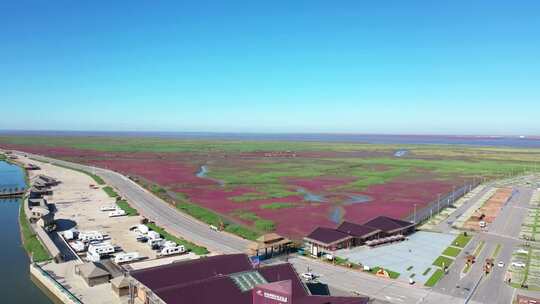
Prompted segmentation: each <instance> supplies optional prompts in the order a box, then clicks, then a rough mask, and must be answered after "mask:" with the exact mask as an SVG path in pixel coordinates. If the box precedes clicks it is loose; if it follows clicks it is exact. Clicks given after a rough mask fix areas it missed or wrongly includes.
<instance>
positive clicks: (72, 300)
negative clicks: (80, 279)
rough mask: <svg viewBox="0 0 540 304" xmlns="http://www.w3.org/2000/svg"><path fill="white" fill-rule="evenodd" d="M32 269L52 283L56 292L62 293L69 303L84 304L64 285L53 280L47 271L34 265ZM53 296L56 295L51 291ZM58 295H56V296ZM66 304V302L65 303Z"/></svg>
mask: <svg viewBox="0 0 540 304" xmlns="http://www.w3.org/2000/svg"><path fill="white" fill-rule="evenodd" d="M30 267H34V269H36V270H37V271H38V272H39V274H40V275H41V276H42V278H44V279H46V280H48V281H49V282H50V283H52V284H53V286H54V287H55V288H56V291H57V292H59V293H60V295H62V296H64V297H65V298H66V299H67V300H68V301H69V302H68V303H73V304H83V302H82V301H81V300H79V298H78V297H77V296H76V295H74V294H73V293H72V292H71V291H69V290H68V289H67V288H66V287H64V285H62V284H61V283H60V282H58V281H57V280H56V279H55V278H53V277H52V276H51V275H50V274H49V273H48V272H47V271H45V270H44V269H43V268H42V267H41V266H40V265H39V264H37V263H33V264H31V265H30ZM51 292H52V293H53V294H55V292H54V290H51ZM55 295H56V294H55ZM63 302H64V301H63Z"/></svg>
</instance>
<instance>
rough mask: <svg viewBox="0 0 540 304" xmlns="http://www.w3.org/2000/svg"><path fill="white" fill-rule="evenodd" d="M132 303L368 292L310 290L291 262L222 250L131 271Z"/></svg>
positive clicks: (339, 303)
mask: <svg viewBox="0 0 540 304" xmlns="http://www.w3.org/2000/svg"><path fill="white" fill-rule="evenodd" d="M129 286H130V288H129V290H130V295H129V303H130V304H136V303H142V304H194V303H197V304H221V303H223V304H228V303H231V304H323V303H324V304H366V303H368V298H361V297H332V296H314V295H311V294H310V293H309V291H308V289H307V288H306V287H305V286H304V284H303V282H302V281H301V280H300V278H299V277H298V274H297V273H296V271H295V270H294V268H293V267H292V266H291V265H290V264H278V265H272V266H264V267H260V268H254V267H253V266H252V265H251V263H250V262H249V259H248V257H247V256H246V255H243V254H235V255H220V256H213V257H207V258H201V259H198V260H191V261H186V262H180V263H174V264H170V265H165V266H158V267H154V268H148V269H143V270H137V271H133V272H131V273H130V276H129Z"/></svg>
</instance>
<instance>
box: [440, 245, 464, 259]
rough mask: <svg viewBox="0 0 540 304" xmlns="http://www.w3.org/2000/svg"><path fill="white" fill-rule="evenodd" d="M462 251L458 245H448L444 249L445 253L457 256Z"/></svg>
mask: <svg viewBox="0 0 540 304" xmlns="http://www.w3.org/2000/svg"><path fill="white" fill-rule="evenodd" d="M460 252H461V249H459V248H456V247H451V246H450V247H448V248H446V249H445V250H444V251H443V253H442V254H443V255H446V256H450V257H454V258H455V257H457V256H458V254H459V253H460Z"/></svg>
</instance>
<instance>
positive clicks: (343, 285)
mask: <svg viewBox="0 0 540 304" xmlns="http://www.w3.org/2000/svg"><path fill="white" fill-rule="evenodd" d="M288 262H289V263H291V264H292V265H293V266H294V267H295V269H296V271H297V272H298V273H303V272H306V271H307V269H308V267H309V270H310V271H312V272H313V273H315V274H317V275H320V277H319V278H318V280H319V281H320V282H322V283H324V284H328V285H329V286H330V287H331V288H335V289H339V290H343V291H348V292H349V293H350V294H353V292H355V293H358V294H361V295H365V296H368V297H370V298H372V299H376V300H380V301H384V302H390V303H398V304H399V303H401V304H418V303H434V304H447V303H448V304H451V303H452V304H453V303H459V302H456V300H457V299H456V298H454V297H453V296H449V295H445V294H442V293H439V292H436V291H433V290H432V289H430V288H424V287H420V286H411V285H409V284H407V283H403V282H401V281H397V280H389V279H382V278H378V277H376V276H374V275H371V274H366V273H362V272H359V271H351V270H349V269H345V268H342V267H336V266H333V265H331V264H327V263H324V262H321V261H318V260H312V259H309V258H305V257H292V258H289V259H288ZM471 303H476V302H471Z"/></svg>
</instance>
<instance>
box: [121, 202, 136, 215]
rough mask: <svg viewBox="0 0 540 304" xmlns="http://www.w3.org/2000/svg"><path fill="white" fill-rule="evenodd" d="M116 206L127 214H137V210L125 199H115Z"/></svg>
mask: <svg viewBox="0 0 540 304" xmlns="http://www.w3.org/2000/svg"><path fill="white" fill-rule="evenodd" d="M116 206H118V207H119V208H120V209H122V210H124V211H125V212H126V214H127V215H128V216H135V215H139V212H138V211H137V209H135V208H133V207H131V206H130V205H129V203H128V202H127V201H126V200H119V201H116Z"/></svg>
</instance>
